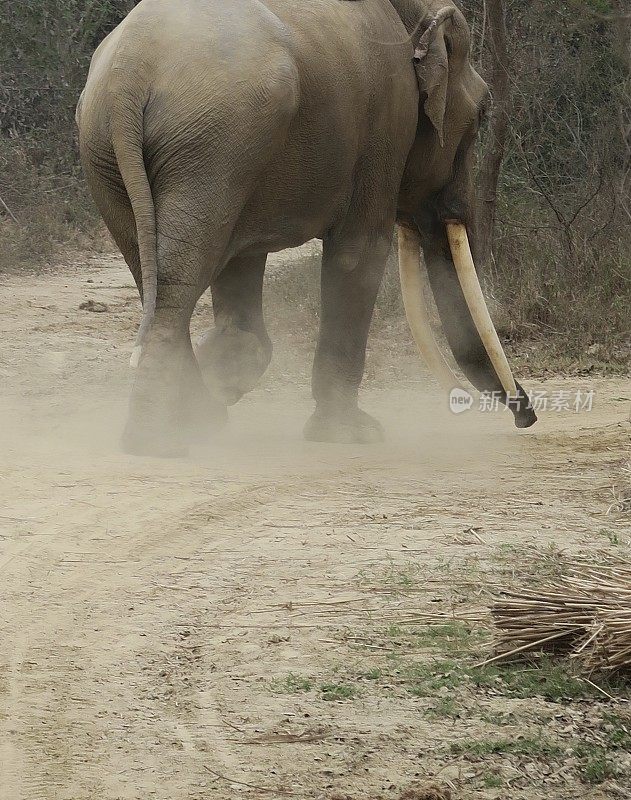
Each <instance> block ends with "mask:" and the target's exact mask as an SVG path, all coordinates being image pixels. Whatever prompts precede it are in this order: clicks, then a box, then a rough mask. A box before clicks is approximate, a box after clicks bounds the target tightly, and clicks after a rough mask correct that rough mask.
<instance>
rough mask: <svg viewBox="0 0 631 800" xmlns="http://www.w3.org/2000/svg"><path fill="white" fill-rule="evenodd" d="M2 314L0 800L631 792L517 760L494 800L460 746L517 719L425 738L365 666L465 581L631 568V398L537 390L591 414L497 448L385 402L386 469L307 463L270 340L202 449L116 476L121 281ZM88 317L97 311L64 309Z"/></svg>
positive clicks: (407, 403)
mask: <svg viewBox="0 0 631 800" xmlns="http://www.w3.org/2000/svg"><path fill="white" fill-rule="evenodd" d="M0 297H1V302H2V318H1V323H0V324H1V327H2V332H1V334H0V380H1V382H2V387H3V390H2V398H1V400H0V410H1V413H2V426H1V430H0V458H1V473H0V581H1V584H0V585H1V586H2V589H1V590H0V594H1V597H2V603H1V606H0V625H1V632H0V633H1V638H0V758H1V769H0V797H1V798H2V800H40V799H41V800H92V799H93V798H94V800H96V798H98V800H119V799H120V800H122V799H123V798H124V799H125V800H127V799H128V798H130V799H131V798H139V799H140V798H142V800H146V798H159V800H184V799H185V798H186V800H195V799H198V798H199V799H200V800H201V798H208V797H213V798H214V797H216V798H226V800H227V799H228V798H235V797H264V796H266V797H274V798H276V797H282V796H285V795H287V796H292V797H298V798H345V797H348V798H353V800H360V798H362V800H375V799H376V798H381V797H383V798H398V797H399V796H400V794H401V792H402V791H404V790H405V788H406V787H409V786H410V785H413V784H415V783H416V782H420V783H423V782H424V781H431V780H435V781H438V782H439V783H441V785H443V786H445V787H447V788H450V787H451V789H452V791H454V797H462V798H469V797H476V798H477V797H483V798H511V800H513V799H517V798H539V797H544V796H545V797H554V798H555V800H561V799H562V798H568V799H569V798H572V800H574V799H575V798H579V797H586V798H587V797H589V798H599V797H622V796H624V795H623V794H617V792H619V791H622V789H621V787H624V785H626V783H625V782H626V780H627V778H626V777H625V776H624V772H622V773H618V774H617V775H614V776H612V777H611V779H607V780H605V781H604V782H601V783H600V784H599V785H597V786H592V785H585V784H583V783H581V781H580V779H579V778H578V777H576V774H575V773H574V772H572V771H571V770H570V771H568V772H563V771H562V770H561V769H560V771H559V772H558V774H555V775H552V773H550V772H548V773H546V772H545V770H543V771H541V772H537V773H536V775H535V774H534V773H532V774H531V772H532V771H530V770H528V769H524V766H523V763H522V762H519V763H517V762H515V761H514V759H513V760H512V761H511V759H508V760H507V761H506V764H504V765H500V766H501V770H504V772H506V770H508V772H506V774H504V772H502V773H501V775H500V778H501V780H503V781H505V782H504V783H503V784H502V783H495V784H493V782H492V781H489V780H488V779H487V777H486V775H487V774H488V764H487V765H484V764H483V765H482V766H481V765H480V764H477V765H476V763H475V762H471V761H467V760H466V759H464V760H463V759H462V758H460V757H458V756H456V755H454V753H455V752H456V751H455V750H454V748H453V747H452V745H453V744H454V742H456V743H457V742H461V741H463V740H464V739H470V738H471V737H472V736H474V735H478V736H479V735H482V734H481V732H482V733H484V735H486V736H487V737H488V736H489V735H490V733H489V731H491V730H492V725H493V723H492V722H489V721H488V719H490V710H494V711H497V710H498V709H500V711H501V710H502V709H503V710H504V711H506V709H508V711H510V712H511V713H514V714H517V713H518V712H519V713H521V712H523V713H524V714H526V706H528V703H527V702H526V701H522V704H521V705H520V704H519V701H505V700H502V698H501V697H499V698H498V697H490V696H489V697H486V698H477V699H475V704H474V705H471V704H469V705H467V703H464V705H463V708H464V711H463V713H462V714H461V715H459V716H457V717H455V718H453V717H451V718H449V717H440V718H439V717H437V716H436V715H434V716H432V715H430V714H428V713H426V712H427V711H428V709H429V710H431V709H432V708H433V707H434V706H433V703H434V700H435V698H432V697H429V698H428V697H423V696H420V695H419V694H418V693H417V694H414V693H413V692H409V691H406V690H405V689H402V688H401V687H400V686H398V685H397V684H396V682H395V681H393V680H387V681H384V680H377V679H376V673H377V671H376V668H375V665H376V664H377V660H378V659H382V658H383V657H384V655H385V656H388V654H389V652H390V651H394V650H395V649H396V646H397V642H398V639H397V638H396V636H395V637H394V639H395V640H394V641H393V639H392V636H391V635H390V634H388V633H387V631H388V630H389V629H390V627H391V626H392V625H393V624H395V623H396V622H397V621H398V620H401V619H404V618H406V615H408V614H409V613H410V612H414V611H417V610H419V609H423V608H427V607H431V608H441V609H446V610H448V608H449V607H450V604H451V603H453V598H454V596H455V595H454V592H455V593H456V594H457V593H458V591H459V587H458V582H459V577H458V576H460V575H461V574H462V573H461V572H459V571H458V570H460V568H461V567H462V565H465V566H466V565H467V564H468V565H469V567H470V568H471V563H472V560H477V563H478V564H479V563H481V562H483V561H484V562H485V563H486V561H488V559H489V558H491V555H492V553H495V552H506V548H507V547H508V548H516V549H518V548H520V547H522V546H526V545H528V544H532V543H535V544H536V545H537V546H542V547H543V546H546V545H547V544H548V543H550V542H553V543H555V544H556V545H557V546H558V547H560V548H566V549H568V550H570V551H583V550H586V549H591V548H593V549H596V548H599V547H613V546H618V547H625V548H626V547H628V543H629V537H630V533H629V527H628V519H629V518H628V516H625V515H624V514H622V513H618V512H619V511H621V510H622V507H621V506H619V502H618V501H619V499H620V494H619V492H620V491H621V490H620V485H621V482H623V480H624V470H623V467H624V464H625V460H626V459H628V450H627V449H626V448H627V446H628V441H627V436H628V422H627V419H628V415H629V404H630V398H631V392H630V390H629V385H628V383H627V382H626V381H622V380H618V379H616V380H604V379H597V380H592V379H589V380H588V381H579V382H577V381H576V380H572V381H562V380H559V381H558V382H556V383H548V384H546V385H545V386H543V385H542V384H538V385H539V387H540V388H545V389H546V390H548V391H549V392H552V391H558V390H561V389H562V390H565V391H571V392H574V390H575V389H576V388H578V387H580V388H581V389H585V390H587V389H594V390H595V395H594V401H593V409H592V410H591V412H587V411H582V412H581V413H575V412H574V411H571V410H561V411H553V410H551V411H549V412H548V413H547V414H546V413H543V414H542V415H541V421H540V422H539V424H538V425H537V426H536V427H535V428H533V429H531V430H529V431H525V432H516V431H515V430H514V428H512V426H511V422H510V419H509V418H508V416H507V415H505V414H502V413H479V412H475V411H472V412H469V413H467V414H463V415H461V416H458V417H456V416H454V415H452V414H450V413H449V412H448V411H447V409H446V408H445V407H444V406H445V403H444V400H443V399H442V398H441V397H440V396H439V395H433V394H431V393H428V392H426V391H424V389H423V386H424V383H425V382H424V381H422V380H420V379H419V381H418V383H415V384H408V385H403V386H402V385H397V386H396V387H390V388H387V387H386V385H385V383H384V382H383V381H380V380H379V375H377V376H375V378H374V380H373V381H372V385H369V386H368V388H367V390H366V392H365V393H364V407H365V408H366V409H367V410H368V411H371V412H373V413H375V414H376V415H377V416H379V417H380V418H381V419H382V421H383V422H384V423H385V425H386V428H387V432H388V438H387V441H386V443H385V444H384V445H383V446H370V447H364V448H360V447H351V446H329V445H317V444H309V443H305V442H303V441H302V439H301V437H300V432H301V427H302V424H303V423H304V421H305V419H306V417H307V415H308V413H309V412H310V408H311V401H310V397H309V394H310V393H309V387H308V383H307V381H306V379H305V376H306V374H307V364H306V362H305V364H304V368H302V369H299V370H298V371H291V369H290V368H286V367H285V364H287V363H294V362H293V361H292V360H291V359H290V358H287V359H284V355H287V351H288V349H289V347H290V340H289V339H287V340H286V341H285V342H283V341H281V342H277V344H278V346H279V356H278V360H277V364H276V366H275V367H274V368H273V369H272V370H271V372H270V374H269V375H268V376H267V377H266V378H265V379H264V381H263V383H262V385H261V387H260V388H259V389H257V390H256V391H255V392H253V393H252V394H251V395H250V396H248V397H247V398H245V399H244V400H243V401H242V402H241V403H240V404H239V405H237V406H236V407H234V408H233V409H232V410H231V424H230V426H229V427H228V429H227V430H226V431H225V432H224V433H223V434H222V435H221V438H220V440H219V441H218V442H217V443H216V444H215V445H214V446H213V447H212V448H208V449H206V450H201V449H200V450H199V451H196V452H194V453H193V454H192V455H191V457H190V458H188V459H181V460H171V461H160V460H151V459H137V458H131V457H127V456H125V455H122V454H121V453H120V452H119V451H118V449H117V439H118V435H119V431H120V427H121V423H122V419H123V417H124V412H125V403H126V393H127V382H128V380H129V376H128V367H127V363H128V358H129V353H130V351H131V346H132V343H133V336H134V332H135V327H136V324H137V321H138V318H139V308H138V301H137V298H136V295H135V290H133V289H132V285H131V280H130V278H129V275H128V273H127V271H126V269H125V268H124V266H123V265H121V262H120V261H119V260H118V259H115V258H100V259H90V260H88V259H86V261H85V262H84V263H81V262H80V261H77V263H75V264H72V263H71V264H66V265H65V266H64V267H63V268H60V269H59V270H58V271H54V272H52V273H48V274H45V275H39V276H36V275H25V276H20V277H19V278H18V277H12V278H10V279H8V280H5V281H4V282H3V283H1V284H0ZM90 299H92V300H95V301H98V302H101V303H105V304H106V306H107V311H105V312H104V313H93V312H91V311H87V310H79V306H80V304H81V303H83V302H85V301H87V300H90ZM207 313H208V307H207V306H204V307H203V308H202V310H201V312H200V316H199V318H198V320H197V323H196V324H197V325H198V326H199V327H203V318H204V315H205V314H207ZM524 383H526V384H527V385H531V384H529V383H528V381H527V380H525V381H524ZM573 396H574V395H573V394H572V397H573ZM617 503H618V505H617ZM608 512H609V513H608ZM502 548H504V550H503V551H502ZM454 565H456V566H454ZM456 567H457V569H456ZM454 570H455V572H454ZM467 574H468V575H469V578H468V579H467V581H466V583H467V584H468V585H470V584H476V581H477V577H476V575H478V573H477V572H475V571H474V572H471V571H470V570H469V572H468V573H467ZM454 575H455V578H454ZM441 576H444V580H443V578H442V577H441ZM472 576H473V577H472ZM480 586H481V583H480ZM476 589H477V587H476V586H475V585H474V586H473V591H472V593H471V594H470V595H468V596H467V602H479V599H480V598H479V597H478V594H477V593H476ZM376 632H379V635H382V636H383V638H382V639H380V638H379V636H378V635H377V633H376ZM388 636H390V638H389V639H388ZM362 642H363V643H367V644H366V647H363V648H358V644H361V643H362ZM371 642H372V644H371ZM384 642H385V644H384ZM420 649H422V648H420ZM395 655H396V653H395ZM407 656H409V653H408V652H407V651H406V657H407ZM393 657H394V656H393ZM373 668H375V669H373ZM379 669H380V670H381V671H380V672H379V674H380V675H383V671H382V669H381V667H380V668H379ZM371 671H372V675H373V677H372V678H371V677H370V674H369V673H371ZM440 693H441V694H442V695H444V691H443V689H441V690H440ZM496 694H497V693H496ZM539 700H540V698H539ZM539 700H537V701H533V703H535V702H539ZM472 702H473V701H472ZM502 703H504V705H503V706H502V707H501V708H500V705H501V704H502ZM480 704H481V705H480ZM541 705H542V704H541V703H540V706H541ZM528 707H529V708H534V706H533V705H532V703H531V704H530V706H528ZM542 707H543V706H542ZM580 708H581V709H582V711H581V713H583V714H587V713H588V709H587V707H586V706H585V705H583V706H581V707H580ZM481 709H482V710H481ZM520 709H521V711H520ZM482 712H484V713H482ZM498 713H499V712H498ZM507 713H508V712H507ZM528 713H530V712H528ZM541 713H542V714H543V711H542V712H541ZM577 713H578V712H577ZM485 714H486V717H485ZM561 716H562V714H561ZM487 717H488V719H487ZM485 720H486V721H485ZM507 720H508V718H507ZM583 722H584V720H582V718H581V719H574V718H573V721H570V722H569V723H568V722H567V720H563V719H559V715H558V714H557V715H556V716H555V714H554V713H552V712H550V713H549V714H548V716H547V717H546V716H545V715H544V716H543V717H541V718H540V719H539V721H537V719H535V718H534V717H532V718H531V717H528V722H527V724H526V723H525V722H524V721H523V718H519V719H518V718H513V719H512V720H508V721H505V723H504V727H503V728H502V733H503V736H505V737H506V736H513V735H514V736H518V735H521V733H522V732H523V730H524V726H526V727H528V726H534V727H535V728H537V729H541V727H542V726H545V727H546V729H547V731H549V732H552V733H553V734H554V735H555V736H557V737H558V738H559V740H560V741H565V740H564V739H563V737H564V736H566V738H567V737H570V736H572V735H573V733H572V732H570V733H567V730H566V728H567V725H568V724H569V725H575V726H579V727H578V728H577V729H576V730H578V731H579V733H580V725H581V724H583ZM563 726H565V727H563ZM564 731H565V733H564ZM568 741H569V739H568ZM450 748H451V749H450ZM511 758H512V757H511ZM562 761H563V759H562ZM535 762H536V763H539V760H537V759H535ZM520 765H521V766H520ZM627 766H628V765H627ZM568 769H569V768H568ZM622 769H623V770H624V769H626V767H625V764H624V763H622ZM485 770H486V772H485ZM510 770H513V772H511V771H510ZM551 775H552V777H551ZM620 775H622V777H620ZM500 778H498V781H499V780H500ZM546 781H549V782H550V781H551V783H550V786H552V790H551V793H549V794H548V790H547V789H544V787H545V786H547V785H548V784H546ZM494 786H495V787H496V788H494ZM502 787H503V788H502ZM507 787H510V788H507ZM410 796H412V795H410ZM418 797H421V794H418Z"/></svg>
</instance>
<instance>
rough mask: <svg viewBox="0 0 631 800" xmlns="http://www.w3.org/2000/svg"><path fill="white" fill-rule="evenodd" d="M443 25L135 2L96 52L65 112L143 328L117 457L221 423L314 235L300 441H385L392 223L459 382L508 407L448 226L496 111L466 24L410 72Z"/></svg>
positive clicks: (397, 12) (524, 411)
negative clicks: (199, 318)
mask: <svg viewBox="0 0 631 800" xmlns="http://www.w3.org/2000/svg"><path fill="white" fill-rule="evenodd" d="M445 5H450V4H449V2H448V0H423V1H422V0H309V2H296V0H262V1H259V0H231V2H226V1H225V0H179V1H177V2H176V1H175V0H143V2H141V3H140V4H139V5H138V6H137V7H136V8H135V10H134V11H132V12H131V14H129V16H128V17H127V18H126V19H125V20H124V22H123V23H122V24H121V25H120V26H119V27H118V28H117V29H116V30H115V31H114V32H113V33H112V34H110V36H108V37H107V39H106V40H105V41H104V42H103V43H102V44H101V46H100V47H99V48H98V50H97V51H96V53H95V55H94V58H93V60H92V66H91V69H90V74H89V77H88V81H87V85H86V88H85V90H84V93H83V94H82V97H81V100H80V103H79V108H78V111H77V120H78V124H79V129H80V146H81V156H82V161H83V165H84V169H85V174H86V177H87V180H88V183H89V185H90V188H91V190H92V193H93V195H94V198H95V200H96V203H97V205H98V207H99V209H100V211H101V213H102V215H103V217H104V219H105V222H106V224H107V226H108V228H109V230H110V231H111V233H112V235H113V236H114V239H115V240H116V242H117V244H118V246H119V248H120V249H121V251H122V253H123V255H124V256H125V259H126V261H127V263H128V265H129V267H130V269H131V271H132V274H133V276H134V278H135V280H136V283H137V285H138V289H139V290H140V293H141V296H142V298H143V308H144V318H143V323H142V326H141V331H140V334H139V337H140V341H141V343H142V355H141V357H140V363H139V366H138V369H137V374H136V378H135V383H134V387H133V391H132V397H131V401H130V409H129V419H128V423H127V426H126V429H125V433H124V436H123V445H124V447H125V449H126V450H128V451H130V452H133V453H139V454H154V455H173V454H178V453H180V452H182V451H183V450H184V449H185V447H186V443H187V437H189V438H190V436H196V435H198V432H199V430H200V429H201V427H203V426H205V425H206V424H211V425H212V424H217V423H219V422H221V421H222V420H223V419H225V416H226V408H225V406H226V404H230V403H233V402H236V400H238V399H239V397H240V396H241V395H242V394H243V393H244V392H246V391H249V390H250V389H251V388H252V387H253V386H254V384H255V383H256V381H257V380H258V378H259V377H260V376H261V374H262V373H263V372H264V370H265V368H266V367H267V365H268V363H269V360H270V357H271V352H272V347H271V343H270V340H269V337H268V335H267V332H266V329H265V324H264V320H263V313H262V307H261V293H262V282H263V273H264V269H265V261H266V258H267V254H268V253H270V252H275V251H279V250H282V249H284V248H287V247H294V246H297V245H300V244H302V243H303V242H306V241H308V240H309V239H312V238H315V237H317V238H320V239H322V242H323V258H322V313H321V324H320V336H319V341H318V346H317V351H316V355H315V362H314V367H313V395H314V398H315V401H316V409H315V412H314V414H313V416H312V417H311V419H310V420H309V421H308V423H307V425H306V428H305V435H306V437H307V438H309V439H313V440H319V441H351V442H368V441H373V440H375V439H378V438H379V437H380V435H381V427H380V425H379V423H378V422H377V421H376V420H374V419H373V418H371V417H370V416H369V415H368V414H366V413H364V412H363V411H361V410H360V409H359V408H358V405H357V395H358V389H359V385H360V382H361V378H362V375H363V370H364V359H365V349H366V339H367V335H368V329H369V326H370V321H371V317H372V312H373V305H374V302H375V296H376V294H377V290H378V287H379V284H380V281H381V278H382V274H383V271H384V265H385V261H386V256H387V253H388V250H389V247H390V243H391V238H392V233H393V226H394V223H395V221H399V222H400V223H402V224H406V225H409V226H414V227H416V228H418V230H419V231H420V233H421V236H422V240H423V246H424V251H425V257H426V261H427V264H428V269H429V273H430V280H431V283H432V287H433V290H434V292H435V295H436V301H437V304H438V308H439V311H440V314H441V318H442V321H443V325H444V327H445V331H446V334H447V337H448V339H449V342H450V345H451V347H452V349H453V351H454V354H455V356H456V358H457V360H458V361H459V363H460V365H461V367H462V368H463V370H464V372H465V373H466V374H467V376H468V377H469V378H470V379H471V380H472V382H473V383H474V384H475V385H476V386H477V387H478V388H480V389H482V390H489V391H500V392H501V390H502V389H501V385H500V382H499V380H498V378H497V376H496V375H495V372H494V371H493V368H492V366H491V364H490V362H489V359H488V357H487V355H486V353H485V351H484V348H483V346H482V344H481V342H480V339H479V337H478V335H477V333H476V331H475V328H474V325H473V323H472V320H471V318H470V316H469V314H468V312H467V310H466V306H465V304H464V301H463V298H462V294H461V291H460V288H459V286H458V283H457V280H456V279H455V272H454V268H453V264H452V262H451V260H450V256H449V250H448V247H447V242H446V238H445V234H444V225H443V224H442V220H443V219H445V218H457V219H460V220H462V221H464V222H466V223H470V222H471V190H472V177H471V175H472V156H473V153H472V149H473V142H474V139H475V136H476V132H477V128H478V124H479V118H480V113H481V111H482V110H483V108H484V105H485V103H486V102H487V97H488V91H487V87H486V85H485V83H484V81H483V80H482V79H481V78H480V76H479V75H478V74H477V73H476V72H475V70H474V69H473V67H472V66H471V63H470V61H469V32H468V28H467V24H466V22H465V20H464V18H463V16H462V14H461V13H460V11H458V10H455V11H454V14H453V16H452V17H451V18H450V19H448V20H447V21H446V22H444V24H442V25H441V26H439V27H438V28H437V29H436V32H435V36H434V37H433V39H432V41H431V45H430V48H429V51H428V52H427V54H426V56H425V57H424V58H423V60H422V62H421V63H420V64H417V65H415V64H414V63H413V52H414V47H415V45H416V43H417V42H418V39H419V37H420V36H421V34H422V33H423V31H424V30H425V29H426V28H427V26H428V24H429V22H430V20H431V19H432V17H433V16H434V15H435V14H436V12H437V11H439V10H440V9H441V8H443V7H444V6H445ZM441 140H442V142H441ZM469 229H470V230H471V226H469ZM209 287H210V288H211V291H212V297H213V304H214V311H215V319H216V329H215V331H214V332H213V333H212V334H211V335H210V336H209V337H207V339H206V340H205V341H204V343H203V344H202V346H201V348H200V353H199V358H200V361H201V362H202V363H203V364H204V365H206V366H207V367H208V368H209V370H210V372H211V375H212V378H211V392H209V391H208V390H207V388H206V386H205V384H204V382H203V380H202V377H201V374H200V370H199V365H198V363H197V360H196V358H195V355H194V353H193V349H192V346H191V340H190V334H189V322H190V318H191V314H192V311H193V309H194V307H195V304H196V302H197V300H198V299H199V297H200V296H201V294H202V293H203V292H204V291H205V290H206V289H207V288H209ZM514 413H515V417H516V423H517V424H518V425H527V424H531V422H532V421H534V420H533V419H532V416H534V415H532V412H531V411H530V410H529V409H528V408H527V398H526V397H525V395H524V397H523V398H522V402H521V404H520V406H519V408H517V409H516V410H515V411H514ZM531 415H532V416H531Z"/></svg>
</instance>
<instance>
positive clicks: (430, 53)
mask: <svg viewBox="0 0 631 800" xmlns="http://www.w3.org/2000/svg"><path fill="white" fill-rule="evenodd" d="M455 11H456V9H455V8H454V7H453V6H452V7H447V8H442V9H441V10H440V11H439V12H438V13H437V14H436V15H434V16H433V17H432V18H431V20H430V22H429V24H428V25H427V27H426V28H425V31H424V32H423V35H422V36H421V38H420V39H419V43H418V45H417V46H416V49H415V50H414V68H415V70H416V77H417V79H418V85H419V90H420V92H421V97H423V96H424V97H425V102H424V103H423V108H424V109H425V113H426V114H427V116H428V117H429V120H430V122H431V123H432V125H433V126H434V129H435V130H436V133H437V134H438V139H439V140H440V145H441V147H442V145H443V125H444V121H445V108H446V106H447V83H448V80H449V53H448V52H447V44H446V41H445V34H444V30H443V28H442V26H443V24H444V23H445V22H446V21H447V20H448V19H450V18H451V17H453V15H454V14H455Z"/></svg>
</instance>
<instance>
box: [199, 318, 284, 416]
mask: <svg viewBox="0 0 631 800" xmlns="http://www.w3.org/2000/svg"><path fill="white" fill-rule="evenodd" d="M271 354H272V348H271V344H270V343H269V340H267V341H262V340H261V339H259V337H258V336H257V335H256V334H254V333H252V332H251V331H244V330H240V329H239V328H236V327H233V326H228V327H225V328H222V329H220V330H216V329H215V330H212V331H210V332H209V333H207V334H206V335H205V336H203V337H202V338H201V339H200V341H199V342H198V344H197V347H196V348H195V355H196V357H197V361H198V363H199V366H200V368H201V370H202V372H203V373H205V374H206V373H208V374H209V385H210V386H211V387H212V389H213V391H214V392H216V393H217V395H218V396H219V397H220V398H221V400H223V401H224V402H225V403H226V404H227V405H229V406H231V405H234V404H235V403H236V402H237V401H238V400H240V399H241V397H243V395H244V394H246V393H247V392H249V391H251V390H252V389H253V388H254V387H255V386H256V384H257V382H258V380H259V378H260V377H261V375H262V374H263V373H264V372H265V370H266V369H267V367H268V365H269V362H270V359H271Z"/></svg>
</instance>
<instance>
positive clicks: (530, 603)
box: [484, 554, 631, 672]
mask: <svg viewBox="0 0 631 800" xmlns="http://www.w3.org/2000/svg"><path fill="white" fill-rule="evenodd" d="M534 558H535V559H536V561H537V562H539V564H540V566H541V571H542V573H543V574H547V575H552V576H553V577H548V578H547V579H546V580H545V581H542V582H540V583H538V584H535V585H534V586H526V587H523V588H512V589H505V590H501V591H500V592H499V593H498V594H497V595H496V598H495V600H494V603H493V605H492V609H491V613H492V617H493V621H494V623H495V628H496V631H497V638H496V642H495V650H496V651H497V655H495V656H494V657H493V658H490V659H488V660H487V661H485V662H484V663H485V664H489V663H492V662H496V661H500V660H503V659H507V658H510V657H514V656H518V655H523V654H525V653H531V652H532V651H542V650H555V651H560V652H565V653H567V654H568V655H569V657H570V658H572V659H575V660H576V661H577V663H579V664H580V665H581V666H582V667H583V668H584V669H585V670H586V671H587V672H593V671H595V670H599V671H609V672H615V671H627V670H631V567H630V566H629V562H628V560H627V559H625V558H623V557H620V556H612V555H610V554H601V555H599V556H598V558H597V562H596V563H595V562H594V558H591V559H590V560H589V561H588V560H587V559H571V560H569V559H567V560H562V561H561V563H560V564H559V557H558V555H547V554H537V555H535V556H534ZM552 559H553V563H551V560H552Z"/></svg>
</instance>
